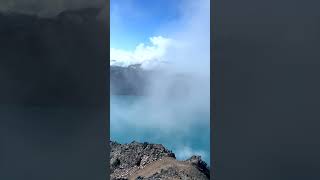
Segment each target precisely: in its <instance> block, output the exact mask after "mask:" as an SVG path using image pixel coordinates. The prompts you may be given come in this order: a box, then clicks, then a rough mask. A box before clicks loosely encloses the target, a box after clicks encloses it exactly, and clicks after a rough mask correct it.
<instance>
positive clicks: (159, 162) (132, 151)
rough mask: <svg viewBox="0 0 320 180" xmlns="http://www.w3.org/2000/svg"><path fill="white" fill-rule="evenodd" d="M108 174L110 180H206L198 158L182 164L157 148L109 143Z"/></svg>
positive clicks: (208, 173)
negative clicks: (109, 173) (109, 172)
mask: <svg viewBox="0 0 320 180" xmlns="http://www.w3.org/2000/svg"><path fill="white" fill-rule="evenodd" d="M110 146H111V154H110V170H111V177H110V178H111V179H112V180H120V179H122V180H126V179H129V180H130V179H133V180H138V179H150V180H156V179H191V180H193V179H194V180H207V179H210V171H209V169H208V167H207V164H206V163H205V162H204V161H202V160H201V157H199V156H192V157H191V158H189V159H187V160H185V161H178V160H176V159H175V154H174V153H173V152H171V151H169V150H167V149H166V148H165V147H164V146H163V145H161V144H149V143H138V142H135V141H134V142H132V143H130V144H119V143H116V142H112V141H111V142H110Z"/></svg>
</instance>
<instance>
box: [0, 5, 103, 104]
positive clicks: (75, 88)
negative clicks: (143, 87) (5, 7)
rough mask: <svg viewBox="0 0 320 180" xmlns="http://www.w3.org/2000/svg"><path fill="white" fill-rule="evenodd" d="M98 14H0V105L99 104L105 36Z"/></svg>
mask: <svg viewBox="0 0 320 180" xmlns="http://www.w3.org/2000/svg"><path fill="white" fill-rule="evenodd" d="M99 11H100V10H99V9H95V8H85V9H80V10H72V11H65V12H61V13H60V14H59V15H57V16H56V17H52V18H42V17H38V16H33V15H25V14H18V13H10V14H4V13H1V12H0V24H1V26H0V82H1V89H0V103H1V104H8V103H10V104H19V105H101V104H103V103H105V102H104V101H105V99H104V98H103V97H104V96H105V94H106V93H107V92H106V90H107V89H106V78H107V77H106V70H105V69H106V62H107V61H108V60H107V59H108V58H107V42H106V39H107V31H106V27H105V24H106V23H107V22H103V21H102V20H99V19H98V18H97V16H98V14H99Z"/></svg>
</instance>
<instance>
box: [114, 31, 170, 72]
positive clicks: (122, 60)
mask: <svg viewBox="0 0 320 180" xmlns="http://www.w3.org/2000/svg"><path fill="white" fill-rule="evenodd" d="M149 40H150V45H145V44H144V43H140V44H139V45H137V46H136V48H135V49H134V50H133V51H126V50H122V49H116V48H111V49H110V65H121V66H128V65H131V64H152V62H151V61H164V59H163V57H164V56H165V54H166V53H167V50H168V48H170V47H172V46H174V41H173V40H172V39H169V38H165V37H162V36H156V37H151V38H150V39H149Z"/></svg>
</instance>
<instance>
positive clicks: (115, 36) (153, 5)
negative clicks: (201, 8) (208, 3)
mask: <svg viewBox="0 0 320 180" xmlns="http://www.w3.org/2000/svg"><path fill="white" fill-rule="evenodd" d="M181 1H183V0H157V1H154V0H110V11H111V13H110V34H111V35H110V45H111V48H117V49H124V50H132V49H134V48H135V47H136V45H137V44H139V43H141V42H148V41H149V38H150V37H153V36H159V35H161V36H166V34H159V30H160V29H161V27H163V26H165V25H166V24H168V23H170V22H174V21H177V20H178V19H179V18H180V17H179V12H180V9H179V8H180V3H181Z"/></svg>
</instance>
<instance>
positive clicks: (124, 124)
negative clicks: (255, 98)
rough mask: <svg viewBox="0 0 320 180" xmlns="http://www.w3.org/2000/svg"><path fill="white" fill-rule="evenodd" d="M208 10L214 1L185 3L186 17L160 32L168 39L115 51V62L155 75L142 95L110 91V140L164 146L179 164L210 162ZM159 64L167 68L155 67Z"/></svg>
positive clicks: (182, 8) (153, 39)
mask: <svg viewBox="0 0 320 180" xmlns="http://www.w3.org/2000/svg"><path fill="white" fill-rule="evenodd" d="M209 5H210V1H209V0H199V1H189V0H188V1H184V3H183V4H181V7H180V9H181V17H182V18H181V19H180V20H179V21H178V22H172V23H168V25H167V26H166V27H163V28H161V29H159V34H163V35H165V36H157V37H154V38H151V41H152V44H151V45H145V44H140V45H138V46H137V48H136V49H135V50H134V51H124V50H119V49H111V59H112V60H117V59H121V60H122V62H120V63H119V62H118V64H125V65H129V64H134V63H140V64H142V68H144V69H145V70H154V71H155V73H153V74H152V75H150V74H149V75H148V76H146V77H144V78H145V79H147V80H148V86H147V87H146V93H145V94H144V95H143V96H117V95H112V94H113V92H111V102H110V107H111V111H110V112H111V119H110V120H111V124H110V125H111V126H110V127H111V140H114V141H118V142H120V143H130V142H131V141H134V140H135V141H140V142H150V143H157V144H163V145H165V146H166V147H167V148H168V149H170V150H173V152H174V153H175V154H176V156H177V158H178V159H186V158H189V157H190V156H191V155H201V156H202V158H203V159H204V160H205V161H206V162H208V163H209V162H210V161H209V159H210V11H209V7H210V6H209ZM155 40H156V41H155ZM154 60H157V61H159V60H160V61H161V60H164V61H166V62H167V63H166V64H164V65H163V64H162V66H154V64H152V63H150V62H154ZM150 64H152V66H149V65H150ZM111 89H112V88H111Z"/></svg>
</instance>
